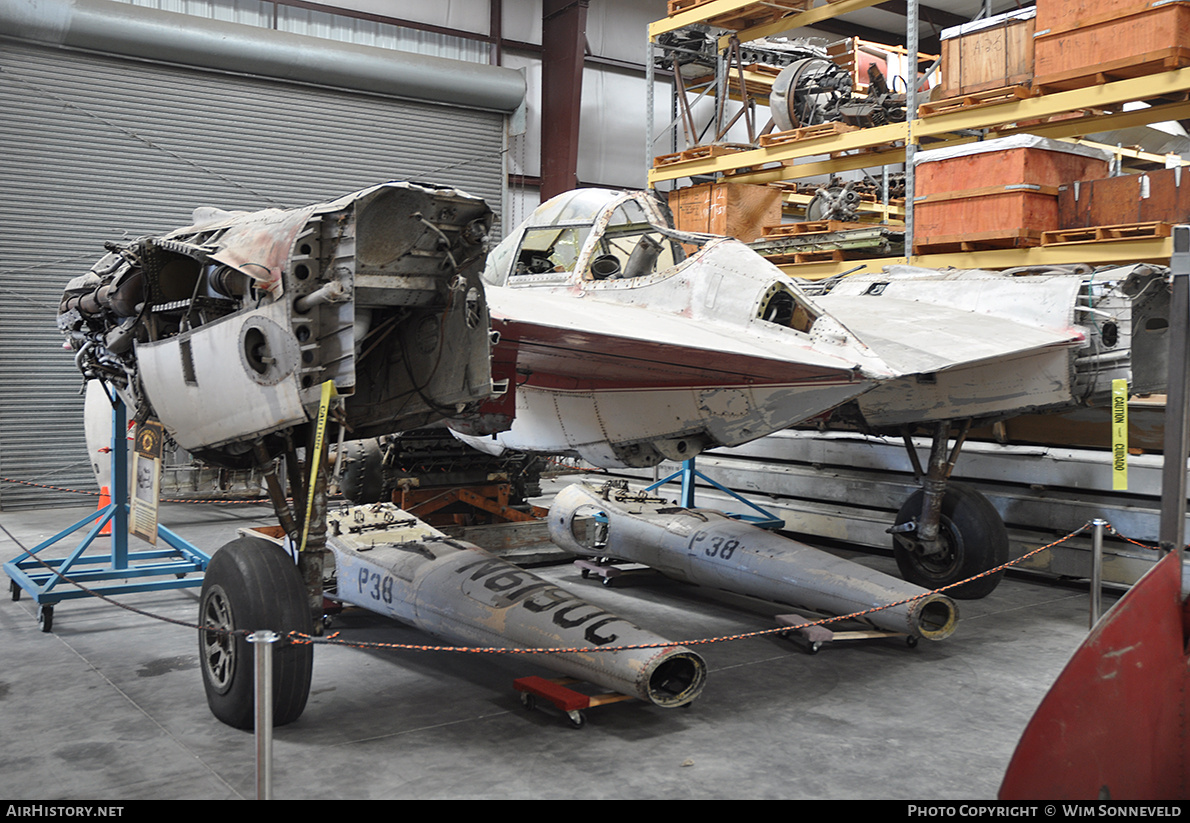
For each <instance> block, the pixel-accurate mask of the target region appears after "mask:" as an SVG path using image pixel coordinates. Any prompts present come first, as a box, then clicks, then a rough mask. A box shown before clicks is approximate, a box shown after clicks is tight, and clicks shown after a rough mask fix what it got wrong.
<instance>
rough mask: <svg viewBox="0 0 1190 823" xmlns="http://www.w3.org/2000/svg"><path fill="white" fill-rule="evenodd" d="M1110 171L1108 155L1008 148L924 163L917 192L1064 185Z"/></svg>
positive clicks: (929, 192)
mask: <svg viewBox="0 0 1190 823" xmlns="http://www.w3.org/2000/svg"><path fill="white" fill-rule="evenodd" d="M985 145H991V143H988V144H985ZM919 156H921V155H919ZM1107 173H1108V161H1107V160H1106V159H1105V158H1100V157H1097V156H1095V157H1092V156H1088V155H1085V154H1076V153H1073V152H1068V151H1051V150H1048V149H1045V148H1037V147H1022V148H1007V149H1005V150H1003V151H982V152H976V153H972V154H964V155H960V156H957V157H948V158H947V159H945V160H935V161H932V162H924V163H920V165H918V167H917V170H916V178H917V179H916V186H915V187H916V191H917V195H918V196H923V195H931V194H942V193H946V192H957V191H968V190H971V189H980V188H983V187H985V186H989V185H1010V184H1013V183H1027V184H1034V185H1038V186H1061V185H1064V184H1066V183H1070V182H1072V181H1074V180H1098V179H1099V178H1101V177H1107Z"/></svg>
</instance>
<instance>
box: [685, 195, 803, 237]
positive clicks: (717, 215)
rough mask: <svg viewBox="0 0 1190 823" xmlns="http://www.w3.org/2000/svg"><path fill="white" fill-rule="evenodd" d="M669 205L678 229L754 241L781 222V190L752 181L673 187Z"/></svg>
mask: <svg viewBox="0 0 1190 823" xmlns="http://www.w3.org/2000/svg"><path fill="white" fill-rule="evenodd" d="M669 207H670V209H671V210H672V211H673V213H674V224H675V227H676V228H677V229H678V230H679V231H690V232H705V233H708V234H722V235H727V236H729V237H735V238H737V239H739V240H743V241H744V242H748V241H751V240H755V239H757V238H758V237H760V236H761V235H762V234H763V232H764V227H765V226H768V225H772V224H774V223H780V222H781V191H780V189H775V188H771V187H769V186H758V185H753V184H749V183H703V184H701V185H698V186H688V187H686V188H682V189H674V190H673V191H671V192H670V193H669Z"/></svg>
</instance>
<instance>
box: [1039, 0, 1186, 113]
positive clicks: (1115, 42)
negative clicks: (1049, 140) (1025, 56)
mask: <svg viewBox="0 0 1190 823" xmlns="http://www.w3.org/2000/svg"><path fill="white" fill-rule="evenodd" d="M1187 65H1190V2H1180V0H1165V1H1164V2H1162V0H1150V2H1141V0H1118V1H1117V0H1076V2H1073V3H1072V2H1067V0H1044V2H1039V3H1038V4H1037V30H1036V33H1035V36H1034V75H1035V76H1034V84H1035V85H1036V86H1038V87H1042V88H1044V89H1046V90H1049V91H1059V90H1063V89H1075V88H1083V87H1086V86H1090V85H1095V84H1098V83H1102V82H1105V81H1109V80H1114V79H1121V78H1125V77H1140V76H1143V75H1148V74H1155V73H1157V72H1161V71H1168V70H1171V69H1176V68H1182V67H1184V66H1187Z"/></svg>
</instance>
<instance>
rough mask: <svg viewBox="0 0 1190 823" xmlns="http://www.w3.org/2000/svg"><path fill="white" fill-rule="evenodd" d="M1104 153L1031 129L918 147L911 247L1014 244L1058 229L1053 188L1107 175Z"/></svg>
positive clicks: (1029, 242) (1029, 241)
mask: <svg viewBox="0 0 1190 823" xmlns="http://www.w3.org/2000/svg"><path fill="white" fill-rule="evenodd" d="M1109 161H1110V155H1108V154H1107V153H1106V152H1104V151H1101V150H1099V149H1094V148H1090V147H1088V146H1079V145H1074V144H1072V143H1062V142H1059V141H1056V140H1048V139H1046V138H1042V137H1035V136H1033V135H1028V134H1025V135H1015V136H1013V137H1003V138H999V139H996V140H985V141H983V142H980V143H968V144H964V145H960V146H950V147H948V148H944V149H931V150H928V151H923V152H920V153H919V154H918V155H917V159H916V164H915V176H916V186H915V188H916V196H915V197H914V206H913V214H914V218H913V219H914V233H913V244H914V250H915V252H917V253H923V252H928V251H957V250H965V249H971V248H1015V247H1019V246H1034V245H1037V244H1038V243H1040V241H1041V234H1042V232H1045V231H1052V230H1055V229H1057V228H1058V190H1059V187H1060V186H1062V185H1064V184H1067V183H1071V182H1073V181H1075V180H1094V179H1098V178H1102V177H1106V176H1107V172H1108V163H1109Z"/></svg>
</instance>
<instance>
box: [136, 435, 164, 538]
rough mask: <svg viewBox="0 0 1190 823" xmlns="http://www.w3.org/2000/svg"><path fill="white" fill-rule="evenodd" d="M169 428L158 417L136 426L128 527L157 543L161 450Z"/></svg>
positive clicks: (138, 535) (138, 534) (139, 535)
mask: <svg viewBox="0 0 1190 823" xmlns="http://www.w3.org/2000/svg"><path fill="white" fill-rule="evenodd" d="M164 441H165V429H164V428H163V427H162V425H161V423H159V422H158V421H156V420H146V421H145V422H143V423H141V424H139V425H138V426H137V427H136V445H135V447H134V448H133V451H132V478H133V484H132V497H131V500H130V504H129V517H128V531H129V533H130V534H133V535H135V536H137V537H139V538H141V539H142V540H147V541H148V542H149V543H152V544H153V545H154V546H156V545H157V501H158V496H159V495H160V493H161V453H162V443H163V442H164Z"/></svg>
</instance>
